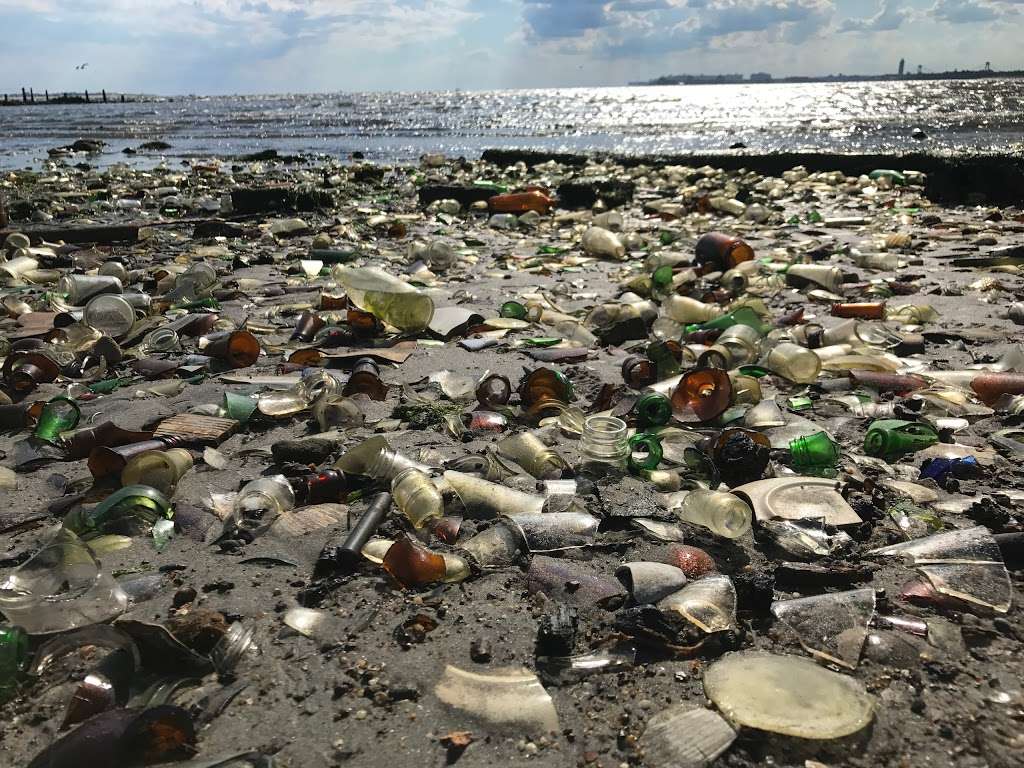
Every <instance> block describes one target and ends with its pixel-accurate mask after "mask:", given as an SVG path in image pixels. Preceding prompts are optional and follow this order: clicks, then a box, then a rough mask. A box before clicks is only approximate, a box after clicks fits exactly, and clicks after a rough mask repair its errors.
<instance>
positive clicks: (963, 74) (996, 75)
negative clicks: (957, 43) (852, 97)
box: [630, 69, 1024, 86]
mask: <svg viewBox="0 0 1024 768" xmlns="http://www.w3.org/2000/svg"><path fill="white" fill-rule="evenodd" d="M752 78H753V79H752ZM1015 78H1024V70H1021V69H1015V70H1010V71H1007V72H994V71H992V70H987V69H979V70H963V71H958V70H954V71H952V72H923V73H921V74H916V73H914V74H903V75H809V76H804V75H794V76H790V77H772V76H770V75H769V76H767V77H757V76H756V75H752V76H751V77H747V76H744V75H662V76H661V77H656V78H655V79H653V80H645V81H640V82H635V83H630V85H631V86H659V85H794V84H800V83H882V82H895V83H903V82H911V83H912V82H916V81H922V80H923V81H930V80H1006V79H1015Z"/></svg>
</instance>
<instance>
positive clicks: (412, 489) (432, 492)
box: [391, 467, 444, 528]
mask: <svg viewBox="0 0 1024 768" xmlns="http://www.w3.org/2000/svg"><path fill="white" fill-rule="evenodd" d="M391 494H392V496H394V499H395V506H397V507H398V508H399V509H400V510H401V512H402V514H403V515H405V516H406V518H408V520H409V522H410V523H412V524H413V525H414V526H415V527H416V528H423V527H424V526H425V525H427V524H428V523H429V522H430V521H431V520H437V519H438V518H440V517H442V516H443V515H444V500H443V499H442V498H441V492H440V491H438V490H437V487H436V486H435V485H434V483H433V482H431V480H430V478H429V477H428V476H427V475H426V474H424V473H423V472H421V471H420V470H418V469H416V468H415V467H409V468H408V469H404V470H402V471H401V472H400V473H398V475H396V476H395V479H394V480H392V481H391Z"/></svg>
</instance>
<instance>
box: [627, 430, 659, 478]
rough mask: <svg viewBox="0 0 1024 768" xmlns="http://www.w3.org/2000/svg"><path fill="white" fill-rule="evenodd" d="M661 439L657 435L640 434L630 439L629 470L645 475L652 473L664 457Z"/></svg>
mask: <svg viewBox="0 0 1024 768" xmlns="http://www.w3.org/2000/svg"><path fill="white" fill-rule="evenodd" d="M664 455H665V454H664V451H663V450H662V448H661V438H659V437H658V436H657V435H651V434H646V433H638V434H635V435H633V436H632V437H631V438H629V469H630V470H631V471H632V472H636V473H638V474H643V473H645V472H652V471H653V470H655V469H657V468H658V465H659V464H661V460H662V458H663V457H664Z"/></svg>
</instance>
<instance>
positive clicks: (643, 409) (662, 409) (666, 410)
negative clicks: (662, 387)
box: [633, 392, 672, 432]
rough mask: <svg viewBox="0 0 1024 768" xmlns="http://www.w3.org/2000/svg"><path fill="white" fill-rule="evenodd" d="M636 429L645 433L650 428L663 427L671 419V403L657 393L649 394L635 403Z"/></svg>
mask: <svg viewBox="0 0 1024 768" xmlns="http://www.w3.org/2000/svg"><path fill="white" fill-rule="evenodd" d="M633 410H634V411H635V412H636V425H637V428H638V429H641V430H643V431H644V432H646V431H647V430H649V429H651V428H652V427H664V426H665V425H666V424H668V422H669V421H670V420H671V418H672V401H671V400H669V399H668V398H667V397H665V396H664V395H660V394H658V393H657V392H650V393H649V394H646V395H644V396H643V397H641V398H640V399H639V400H637V401H636V405H635V406H634V408H633Z"/></svg>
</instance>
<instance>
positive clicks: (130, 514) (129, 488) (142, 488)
mask: <svg viewBox="0 0 1024 768" xmlns="http://www.w3.org/2000/svg"><path fill="white" fill-rule="evenodd" d="M173 516H174V510H173V509H172V508H171V502H169V501H168V500H167V497H166V496H164V495H163V494H162V493H160V491H158V490H157V489H156V488H150V487H149V486H148V485H126V486H125V487H124V488H122V489H121V490H119V491H116V492H115V493H112V494H111V495H110V496H108V497H107V498H106V499H104V500H103V501H101V502H100V503H99V504H97V505H96V506H95V507H93V508H92V509H89V510H76V511H74V512H72V513H70V514H69V515H68V516H67V517H65V518H64V527H65V528H68V529H69V530H71V531H74V532H75V533H77V534H78V535H79V536H82V537H83V538H89V537H94V536H100V535H103V534H107V533H121V534H125V535H132V534H139V533H144V534H147V535H148V533H149V531H151V530H152V528H153V524H154V523H155V522H156V521H157V520H161V519H163V520H170V519H171V518H172V517H173Z"/></svg>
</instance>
